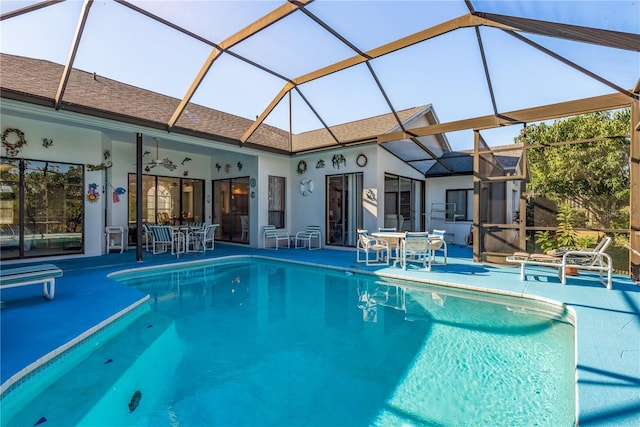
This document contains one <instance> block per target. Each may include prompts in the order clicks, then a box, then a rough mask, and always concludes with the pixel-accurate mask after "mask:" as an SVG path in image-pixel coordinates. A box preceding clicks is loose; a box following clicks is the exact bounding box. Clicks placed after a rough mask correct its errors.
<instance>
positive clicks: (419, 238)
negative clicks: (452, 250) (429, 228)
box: [400, 232, 433, 271]
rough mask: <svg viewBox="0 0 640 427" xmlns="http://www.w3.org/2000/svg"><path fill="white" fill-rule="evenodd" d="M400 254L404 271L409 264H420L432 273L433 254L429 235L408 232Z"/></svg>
mask: <svg viewBox="0 0 640 427" xmlns="http://www.w3.org/2000/svg"><path fill="white" fill-rule="evenodd" d="M400 254H401V255H400V263H401V264H402V269H403V270H406V269H407V262H419V263H422V265H423V266H424V268H426V269H427V271H431V262H432V261H433V252H432V250H431V243H429V233H423V232H415V233H414V232H406V233H405V237H404V239H403V240H402V242H401V248H400Z"/></svg>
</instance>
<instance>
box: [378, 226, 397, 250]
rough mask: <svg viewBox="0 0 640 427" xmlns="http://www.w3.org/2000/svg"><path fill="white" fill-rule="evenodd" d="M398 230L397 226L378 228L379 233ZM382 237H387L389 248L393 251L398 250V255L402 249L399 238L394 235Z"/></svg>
mask: <svg viewBox="0 0 640 427" xmlns="http://www.w3.org/2000/svg"><path fill="white" fill-rule="evenodd" d="M397 231H398V229H397V228H396V227H380V228H378V232H379V233H396V232H397ZM380 238H381V239H385V240H386V241H387V242H389V250H390V251H391V252H392V253H393V251H396V256H398V251H399V250H400V247H399V245H398V243H399V242H398V239H396V238H394V237H380Z"/></svg>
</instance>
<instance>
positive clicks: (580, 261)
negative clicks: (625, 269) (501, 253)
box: [506, 236, 613, 289]
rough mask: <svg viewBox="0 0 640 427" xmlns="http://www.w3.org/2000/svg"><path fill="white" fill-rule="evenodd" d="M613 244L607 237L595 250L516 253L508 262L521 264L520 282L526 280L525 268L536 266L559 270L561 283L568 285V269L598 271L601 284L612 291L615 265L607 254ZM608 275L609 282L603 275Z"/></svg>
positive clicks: (575, 249)
mask: <svg viewBox="0 0 640 427" xmlns="http://www.w3.org/2000/svg"><path fill="white" fill-rule="evenodd" d="M610 244H611V237H608V236H605V237H603V239H602V240H601V241H600V242H599V243H598V245H597V246H596V247H595V248H592V249H584V248H558V249H555V250H553V251H550V252H548V253H546V254H529V253H526V252H515V253H514V254H513V255H511V256H508V257H507V259H506V260H507V262H512V263H517V264H520V280H524V279H525V272H524V270H525V266H527V265H535V266H541V267H552V268H557V269H558V277H559V278H560V283H562V284H563V285H566V284H567V268H573V269H576V270H587V271H597V272H598V273H600V283H601V284H602V285H604V286H605V287H606V288H607V289H611V287H612V283H611V276H612V274H613V263H612V261H611V257H610V256H609V255H608V254H606V253H605V251H606V250H607V248H608V247H609V245H610ZM605 272H606V273H607V281H606V282H605V281H604V278H603V275H604V273H605Z"/></svg>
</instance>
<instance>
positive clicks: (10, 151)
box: [2, 128, 27, 156]
mask: <svg viewBox="0 0 640 427" xmlns="http://www.w3.org/2000/svg"><path fill="white" fill-rule="evenodd" d="M12 133H15V134H16V135H15V136H16V137H17V138H18V140H17V141H15V142H11V141H8V140H7V138H9V135H11V134H12ZM26 144H27V140H26V139H24V132H22V131H21V130H20V129H13V128H7V129H5V130H4V132H2V145H3V146H4V148H6V149H7V155H9V156H17V155H18V153H19V152H20V150H21V149H22V147H23V146H24V145H26Z"/></svg>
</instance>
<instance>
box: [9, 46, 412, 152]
mask: <svg viewBox="0 0 640 427" xmlns="http://www.w3.org/2000/svg"><path fill="white" fill-rule="evenodd" d="M63 71H64V67H63V66H62V65H60V64H56V63H53V62H50V61H45V60H40V59H33V58H26V57H21V56H15V55H9V54H5V53H2V54H0V75H1V76H2V79H1V80H0V86H1V95H2V97H8V98H19V99H23V100H29V101H30V102H36V103H38V104H41V105H48V106H51V107H53V106H54V104H55V96H56V92H57V89H58V85H59V82H60V79H61V77H62V74H63ZM179 103H180V100H179V99H176V98H172V97H169V96H166V95H162V94H159V93H156V92H152V91H149V90H145V89H141V88H138V87H135V86H131V85H127V84H124V83H121V82H118V81H115V80H111V79H108V78H106V77H102V76H99V75H95V74H92V73H88V72H86V71H81V70H77V69H73V70H72V71H71V73H70V77H69V81H68V84H67V87H66V89H65V92H64V97H63V102H61V104H60V109H63V110H72V111H77V112H82V113H85V114H90V115H95V116H101V117H109V118H113V117H114V116H116V118H117V119H119V120H121V121H124V122H130V123H143V124H145V125H149V126H152V127H156V128H160V129H165V128H166V124H167V122H168V121H169V119H170V118H171V116H172V114H173V112H174V111H175V110H176V108H177V107H178V105H179ZM421 109H424V107H413V108H409V109H406V110H402V111H398V117H399V118H400V119H401V120H402V121H405V120H408V119H409V118H412V117H413V116H414V115H415V114H417V113H418V112H419V111H420V110H421ZM252 123H253V121H251V120H249V119H245V118H242V117H238V116H235V115H233V114H229V113H225V112H222V111H219V110H215V109H211V108H207V107H203V106H201V105H197V104H193V103H190V104H188V105H187V108H186V109H185V112H184V113H183V114H182V115H181V116H180V118H179V119H178V121H177V122H176V126H175V127H174V128H173V129H172V132H178V133H186V134H197V135H200V136H209V137H210V138H211V139H216V137H218V139H221V140H223V141H225V142H232V143H239V142H240V139H241V137H242V136H243V134H244V133H245V132H246V131H247V129H249V127H250V126H251V124H252ZM397 126H398V123H397V121H396V119H395V117H394V115H393V114H383V115H380V116H375V117H370V118H367V119H363V120H358V121H353V122H349V123H344V124H341V125H337V126H333V127H331V132H333V134H334V135H335V136H336V138H338V140H339V141H340V143H349V142H354V141H359V140H362V139H363V138H370V137H374V136H376V135H378V134H382V133H385V132H388V131H390V130H392V129H394V128H396V127H397ZM249 142H250V143H253V144H256V145H257V146H260V147H263V148H265V149H276V150H282V151H285V152H290V151H293V152H298V151H303V150H309V149H315V148H323V147H326V148H333V147H334V146H335V144H336V141H335V139H334V138H333V136H331V134H330V133H329V132H328V131H327V130H326V129H318V130H314V131H309V132H304V133H301V134H297V135H292V144H291V145H292V149H290V147H289V133H288V132H287V131H285V130H282V129H279V128H276V127H274V126H269V125H266V124H262V125H260V126H259V127H258V128H257V129H256V132H255V133H254V134H253V135H252V136H251V137H250V138H249Z"/></svg>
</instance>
